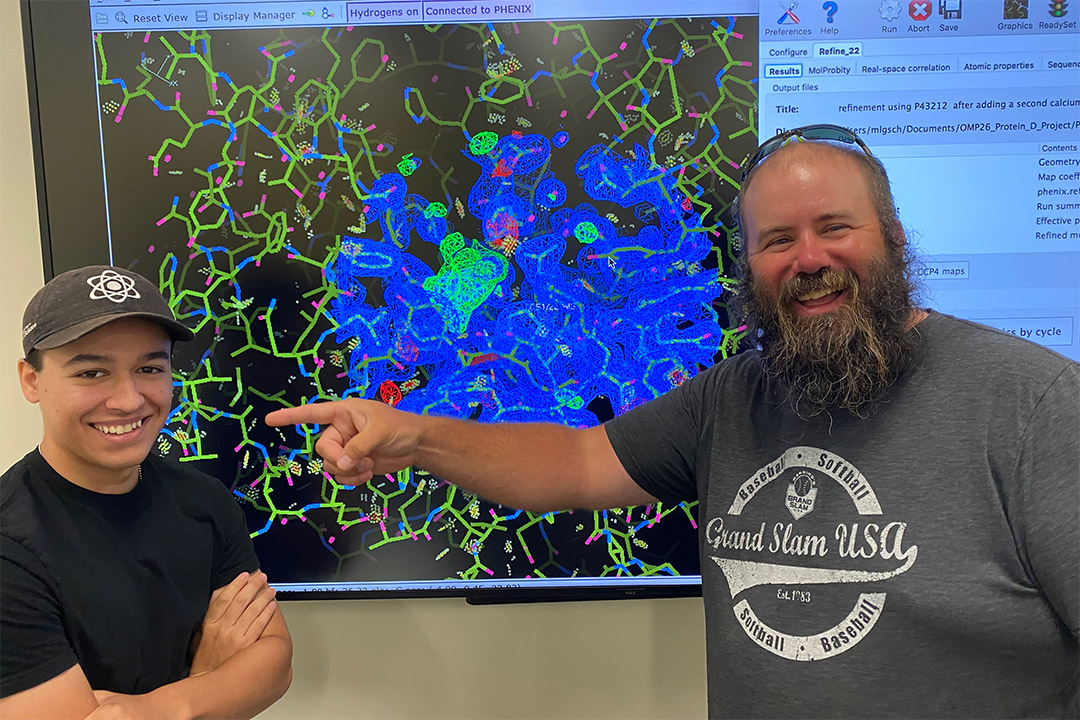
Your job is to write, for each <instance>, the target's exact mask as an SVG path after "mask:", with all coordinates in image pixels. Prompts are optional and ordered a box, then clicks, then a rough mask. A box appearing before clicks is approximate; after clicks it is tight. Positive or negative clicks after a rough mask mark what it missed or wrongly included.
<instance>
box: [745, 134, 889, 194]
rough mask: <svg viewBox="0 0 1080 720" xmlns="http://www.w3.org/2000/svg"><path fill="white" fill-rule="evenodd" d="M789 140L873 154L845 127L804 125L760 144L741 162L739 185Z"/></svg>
mask: <svg viewBox="0 0 1080 720" xmlns="http://www.w3.org/2000/svg"><path fill="white" fill-rule="evenodd" d="M791 138H798V139H800V140H811V141H813V140H828V141H831V142H839V143H846V144H848V145H855V146H857V147H858V148H859V149H861V150H862V151H863V152H864V153H866V154H867V155H873V153H871V152H870V148H868V147H866V144H865V143H864V142H863V141H862V140H860V139H859V136H858V135H856V134H855V133H853V132H851V131H850V130H848V129H847V128H845V127H840V126H839V125H826V124H820V125H805V126H803V127H799V128H794V129H792V130H785V131H784V132H782V133H780V134H779V135H774V136H773V137H771V138H769V139H768V140H766V141H765V142H763V143H761V145H759V146H758V149H757V150H755V151H754V154H753V155H750V156H749V157H747V158H746V160H744V161H743V164H742V167H741V168H740V170H741V174H740V175H739V182H740V183H741V182H743V181H744V180H746V176H747V175H749V174H750V171H751V170H753V169H754V168H756V167H757V166H758V165H760V164H761V161H762V160H764V159H765V158H767V157H769V156H770V155H772V154H773V153H774V152H776V151H777V150H779V149H780V148H782V147H783V146H784V145H786V144H787V142H788V141H789V140H791Z"/></svg>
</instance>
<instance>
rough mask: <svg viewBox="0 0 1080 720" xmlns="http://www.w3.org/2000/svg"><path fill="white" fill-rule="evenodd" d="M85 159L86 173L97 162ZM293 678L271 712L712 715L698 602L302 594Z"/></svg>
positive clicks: (6, 274) (35, 431) (23, 199)
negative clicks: (305, 597)
mask: <svg viewBox="0 0 1080 720" xmlns="http://www.w3.org/2000/svg"><path fill="white" fill-rule="evenodd" d="M19 23H20V19H19V9H18V4H17V3H16V2H15V0H0V27H4V28H7V33H6V34H7V39H6V42H4V43H3V44H0V69H2V72H3V85H2V86H0V91H2V93H0V98H3V108H4V112H3V113H2V114H0V167H2V168H3V169H4V176H3V178H2V180H0V184H2V186H0V198H2V200H0V203H2V204H0V223H2V224H0V228H2V230H0V243H2V245H0V257H2V258H3V269H2V270H0V403H2V407H3V413H2V420H0V422H2V425H0V467H5V468H6V467H7V466H9V465H11V464H12V463H13V462H15V461H16V460H17V459H18V458H19V457H21V456H22V455H23V454H25V453H26V452H27V451H28V450H29V449H30V448H32V447H33V446H34V444H36V443H37V441H38V440H39V439H40V435H41V422H40V419H39V417H38V414H37V411H36V409H34V408H33V406H31V405H28V404H27V403H26V401H25V400H23V398H22V395H21V393H20V392H19V389H18V383H17V381H16V377H15V370H14V367H15V362H16V360H17V359H18V358H19V357H20V355H21V350H20V342H19V337H20V333H19V325H20V320H21V317H22V309H23V307H24V306H25V305H26V302H27V300H29V298H30V296H31V295H33V293H34V292H35V291H36V290H37V289H38V288H39V287H41V283H42V270H41V250H40V245H39V237H38V225H37V207H36V198H35V192H34V181H33V172H34V169H33V158H32V155H31V151H30V145H29V143H30V128H29V119H28V114H27V109H26V106H27V100H26V83H25V73H24V69H23V56H22V45H21V42H20V39H19V38H20V35H19V33H18V31H17V29H18V28H19V27H20V25H19ZM96 171H97V169H96V168H88V169H87V172H96ZM283 611H284V613H285V618H286V620H287V621H288V623H289V627H290V629H291V630H292V634H293V640H294V646H295V656H294V671H295V679H294V680H293V685H292V689H291V690H289V693H288V694H287V695H286V696H285V698H284V699H283V700H282V701H281V702H279V703H278V704H277V705H275V706H274V707H272V708H270V709H269V710H267V711H266V712H265V713H264V714H263V715H262V716H261V717H262V718H268V719H269V718H309V719H312V720H314V719H317V718H346V717H347V718H428V717H432V718H433V717H439V718H478V719H479V718H550V717H574V718H577V717H580V718H585V717H590V718H630V717H649V718H669V717H670V718H674V717H704V716H705V643H704V623H703V613H702V606H701V600H700V599H679V600H633V601H622V602H581V603H562V604H538V605H521V606H502V607H470V606H468V605H466V604H465V602H464V601H463V600H356V601H311V602H292V603H287V604H285V606H284V607H283Z"/></svg>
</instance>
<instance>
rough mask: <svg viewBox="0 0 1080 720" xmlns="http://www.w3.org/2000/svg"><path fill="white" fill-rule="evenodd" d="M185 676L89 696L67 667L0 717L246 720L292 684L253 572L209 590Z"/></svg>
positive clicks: (275, 618) (285, 652) (274, 616)
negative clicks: (128, 691) (139, 691)
mask: <svg viewBox="0 0 1080 720" xmlns="http://www.w3.org/2000/svg"><path fill="white" fill-rule="evenodd" d="M193 645H194V656H193V659H192V664H191V673H190V675H189V676H188V677H186V678H184V679H182V680H179V681H177V682H174V683H169V684H168V685H163V686H161V687H159V688H157V689H156V690H153V691H152V692H149V693H146V694H143V695H123V694H119V693H109V692H104V691H95V690H93V689H92V688H91V687H90V683H89V682H88V681H87V679H86V676H85V675H84V674H83V671H82V668H81V667H80V666H79V665H75V666H73V667H71V668H70V669H68V670H67V671H65V672H63V673H61V674H60V675H57V676H56V677H54V678H52V679H51V680H48V681H46V682H44V683H41V684H40V685H37V686H35V687H32V688H30V689H28V690H24V691H23V692H19V693H16V694H14V695H11V696H9V697H6V698H4V699H3V700H0V717H3V718H73V719H74V718H87V719H88V720H104V719H105V718H178V719H179V718H237V717H245V718H249V717H252V716H254V715H255V714H257V713H259V712H261V711H262V710H264V709H265V708H267V707H268V706H269V705H270V704H271V703H273V702H274V701H275V700H277V699H278V698H279V697H281V696H282V695H283V694H284V693H285V691H286V690H287V689H288V687H289V683H290V682H291V680H292V669H291V663H292V640H291V638H290V637H289V631H288V628H286V626H285V620H284V619H283V618H282V616H281V611H280V610H279V609H278V608H277V603H276V602H274V591H273V589H272V588H270V587H269V586H268V585H267V583H266V576H265V575H263V574H262V573H261V572H256V573H254V574H248V573H241V574H240V575H238V576H237V577H236V579H234V580H233V581H232V582H231V583H229V584H228V585H225V586H223V587H221V588H218V589H217V590H215V591H214V593H213V595H212V596H211V598H210V603H209V606H208V607H207V611H206V617H205V619H204V620H203V623H202V626H201V627H200V630H199V632H198V634H197V636H196V638H195V640H194V641H193Z"/></svg>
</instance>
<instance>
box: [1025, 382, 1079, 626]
mask: <svg viewBox="0 0 1080 720" xmlns="http://www.w3.org/2000/svg"><path fill="white" fill-rule="evenodd" d="M1017 477H1018V478H1019V480H1020V483H1021V486H1020V498H1021V508H1020V515H1019V528H1017V529H1018V530H1019V532H1018V536H1019V540H1020V546H1021V553H1022V555H1023V557H1024V560H1025V564H1026V565H1027V568H1028V571H1029V572H1030V573H1031V575H1032V577H1033V579H1034V580H1035V582H1036V583H1037V584H1038V586H1039V588H1040V589H1041V590H1042V592H1043V593H1044V594H1045V595H1046V597H1047V599H1048V600H1049V601H1050V604H1051V605H1052V606H1053V608H1054V610H1055V611H1056V612H1057V614H1058V616H1059V617H1061V619H1062V621H1063V622H1064V623H1065V625H1067V626H1068V628H1069V629H1070V630H1071V631H1072V634H1073V635H1074V636H1076V635H1078V634H1080V366H1077V365H1070V366H1068V367H1066V368H1065V370H1064V371H1063V372H1062V373H1061V374H1060V375H1059V376H1058V377H1057V379H1056V380H1055V381H1054V382H1053V384H1051V386H1050V388H1049V389H1048V390H1047V391H1046V393H1045V394H1044V395H1043V397H1042V399H1041V400H1040V401H1039V403H1038V405H1037V406H1036V408H1035V411H1034V413H1033V414H1032V417H1031V421H1030V422H1029V423H1028V427H1027V429H1026V430H1025V432H1024V435H1023V439H1022V446H1021V451H1020V457H1019V461H1018V466H1017Z"/></svg>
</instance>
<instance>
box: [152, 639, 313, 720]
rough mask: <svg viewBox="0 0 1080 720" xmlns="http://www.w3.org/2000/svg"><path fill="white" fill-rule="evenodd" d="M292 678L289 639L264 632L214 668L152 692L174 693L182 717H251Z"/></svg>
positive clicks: (268, 702) (279, 692) (283, 690)
mask: <svg viewBox="0 0 1080 720" xmlns="http://www.w3.org/2000/svg"><path fill="white" fill-rule="evenodd" d="M291 682H292V644H291V641H290V640H289V638H288V637H281V636H277V635H264V636H263V637H261V638H259V639H258V640H256V641H255V643H254V644H252V645H251V646H250V647H247V648H244V649H243V650H241V651H239V652H238V653H236V654H235V655H233V656H232V657H231V658H229V659H228V660H226V661H225V662H224V663H222V664H221V665H219V666H218V667H217V668H215V669H213V670H210V671H208V672H205V673H201V674H198V675H194V676H192V677H188V678H185V679H183V680H180V681H178V682H175V683H172V684H171V685H167V686H165V687H162V688H159V689H158V690H156V691H155V692H165V693H168V694H170V695H172V696H173V697H175V698H176V700H177V703H178V705H179V706H181V707H183V708H184V709H185V711H184V712H183V716H184V717H190V718H250V717H254V716H255V715H257V714H258V713H260V712H262V711H263V710H265V709H266V708H268V707H269V706H270V705H271V704H273V703H274V701H276V700H277V699H278V698H280V697H281V696H282V695H284V694H285V691H286V690H288V689H289V684H290V683H291Z"/></svg>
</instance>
